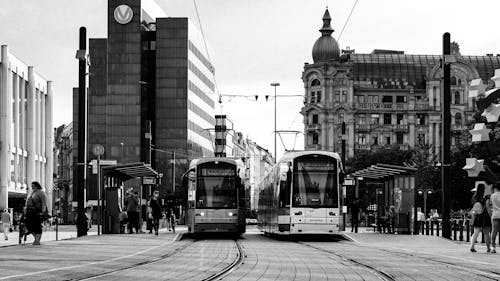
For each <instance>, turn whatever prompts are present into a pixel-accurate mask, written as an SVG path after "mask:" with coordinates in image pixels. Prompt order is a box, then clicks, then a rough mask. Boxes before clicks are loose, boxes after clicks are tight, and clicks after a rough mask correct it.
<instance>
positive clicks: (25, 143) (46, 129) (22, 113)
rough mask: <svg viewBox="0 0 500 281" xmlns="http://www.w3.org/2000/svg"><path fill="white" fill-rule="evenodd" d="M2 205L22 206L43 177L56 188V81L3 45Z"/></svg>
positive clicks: (0, 106) (0, 65)
mask: <svg viewBox="0 0 500 281" xmlns="http://www.w3.org/2000/svg"><path fill="white" fill-rule="evenodd" d="M0 59H1V62H0V210H3V209H5V208H14V209H15V211H17V212H20V211H22V207H23V206H24V201H25V199H26V196H27V194H28V193H29V192H30V189H31V182H33V181H38V182H40V184H41V185H42V187H44V188H45V191H46V192H47V194H48V195H49V196H48V198H49V200H48V204H49V206H48V207H49V210H51V205H52V203H51V200H50V198H51V196H50V194H51V193H52V188H53V154H52V150H53V141H52V140H53V135H52V134H53V131H52V97H53V94H52V82H50V81H47V80H45V79H44V78H43V77H42V76H41V75H40V74H38V73H36V72H35V71H34V67H33V66H28V65H26V64H25V63H24V62H22V61H21V60H20V59H19V58H17V57H16V56H14V55H13V54H12V53H11V52H10V51H9V48H8V46H6V45H2V47H1V56H0Z"/></svg>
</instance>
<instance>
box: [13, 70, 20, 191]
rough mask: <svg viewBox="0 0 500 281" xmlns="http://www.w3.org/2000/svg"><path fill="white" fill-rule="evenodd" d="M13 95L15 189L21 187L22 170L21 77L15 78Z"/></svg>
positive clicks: (16, 76)
mask: <svg viewBox="0 0 500 281" xmlns="http://www.w3.org/2000/svg"><path fill="white" fill-rule="evenodd" d="M12 86H13V89H12V91H13V94H14V97H13V98H14V112H13V117H14V145H13V146H12V152H13V153H14V185H15V188H19V187H20V186H19V185H18V182H19V180H18V179H19V174H20V173H21V170H20V169H19V161H20V159H19V157H20V156H19V154H18V151H19V148H20V147H21V146H20V145H19V119H20V118H19V115H20V113H19V92H20V91H19V76H18V74H15V75H14V77H13V85H12Z"/></svg>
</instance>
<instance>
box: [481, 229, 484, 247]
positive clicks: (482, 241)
mask: <svg viewBox="0 0 500 281" xmlns="http://www.w3.org/2000/svg"><path fill="white" fill-rule="evenodd" d="M483 243H484V232H482V231H481V244H483Z"/></svg>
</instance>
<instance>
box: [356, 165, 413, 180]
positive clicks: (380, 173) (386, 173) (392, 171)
mask: <svg viewBox="0 0 500 281" xmlns="http://www.w3.org/2000/svg"><path fill="white" fill-rule="evenodd" d="M416 171H417V169H416V168H410V167H404V166H397V165H389V164H380V163H379V164H376V165H371V166H370V167H368V168H365V169H362V170H358V171H356V172H354V173H351V174H350V176H354V177H363V178H369V179H384V178H386V177H390V176H397V175H411V174H414V173H415V172H416Z"/></svg>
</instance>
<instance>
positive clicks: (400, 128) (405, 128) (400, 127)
mask: <svg viewBox="0 0 500 281" xmlns="http://www.w3.org/2000/svg"><path fill="white" fill-rule="evenodd" d="M393 129H394V131H398V132H408V125H406V124H397V125H393Z"/></svg>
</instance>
